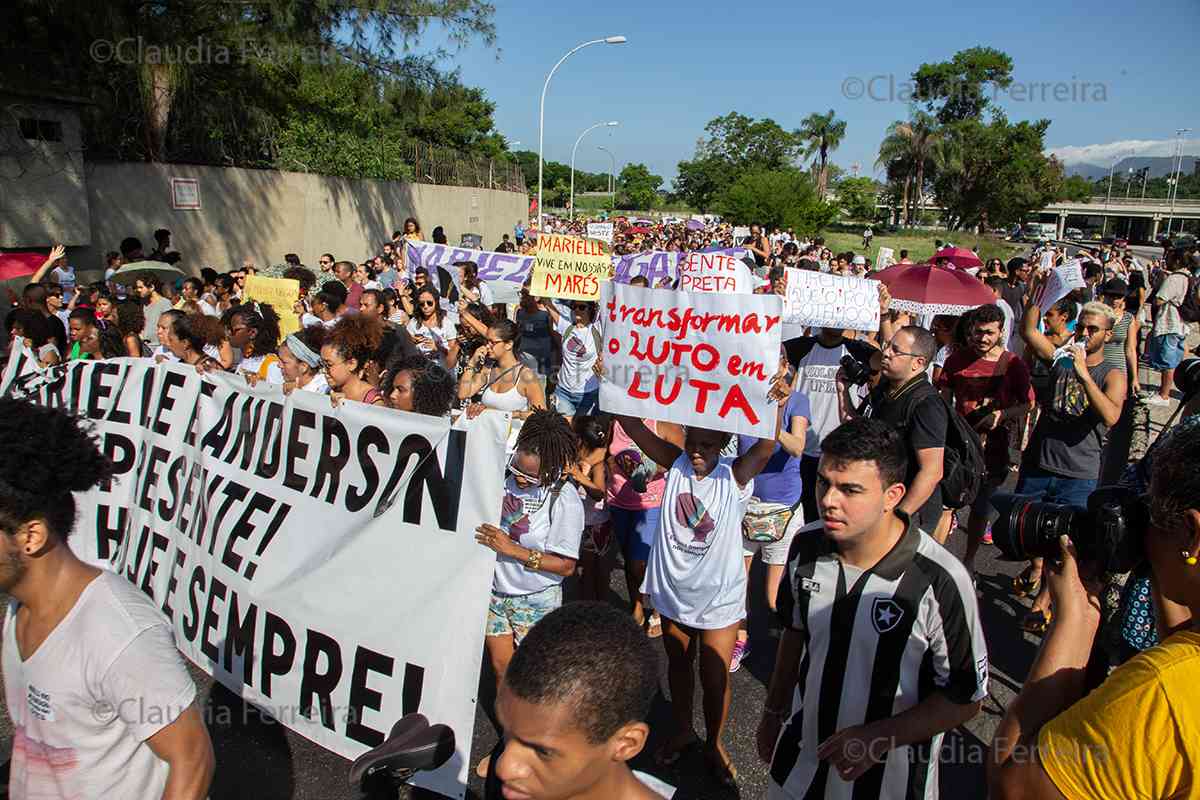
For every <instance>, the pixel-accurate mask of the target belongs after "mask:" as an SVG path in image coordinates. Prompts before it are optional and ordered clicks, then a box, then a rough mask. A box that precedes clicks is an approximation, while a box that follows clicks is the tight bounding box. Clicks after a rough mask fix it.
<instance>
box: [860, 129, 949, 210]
mask: <svg viewBox="0 0 1200 800" xmlns="http://www.w3.org/2000/svg"><path fill="white" fill-rule="evenodd" d="M942 143H943V131H942V130H941V127H940V126H939V125H938V122H937V120H936V119H934V118H933V117H932V116H930V115H929V114H926V113H925V112H923V111H914V112H913V113H912V116H911V118H910V119H909V120H908V121H907V122H905V121H896V122H893V123H892V124H891V125H890V126H889V127H888V131H887V135H886V136H884V138H883V141H882V142H881V143H880V145H879V157H878V158H877V159H876V160H875V165H876V166H881V167H886V168H887V169H888V173H889V175H895V176H903V181H904V189H903V192H902V195H901V198H902V200H901V203H902V206H901V208H902V210H903V215H904V217H903V218H904V222H905V224H909V225H911V224H912V223H913V221H914V220H915V219H916V218H917V215H918V212H919V210H920V208H921V201H922V199H923V198H924V195H925V187H926V181H927V178H932V177H933V175H934V174H935V173H936V171H937V170H938V169H940V168H941V167H942V166H944V163H945V159H944V153H945V151H944V148H943V147H942ZM910 201H911V205H910Z"/></svg>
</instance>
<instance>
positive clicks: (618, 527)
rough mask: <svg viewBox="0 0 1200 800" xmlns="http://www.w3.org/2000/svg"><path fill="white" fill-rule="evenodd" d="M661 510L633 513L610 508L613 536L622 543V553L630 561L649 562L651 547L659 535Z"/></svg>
mask: <svg viewBox="0 0 1200 800" xmlns="http://www.w3.org/2000/svg"><path fill="white" fill-rule="evenodd" d="M660 511H661V508H660V507H658V506H655V507H654V508H646V509H642V510H640V511H631V510H629V509H627V508H617V507H616V506H609V507H608V514H609V519H610V521H611V523H612V535H613V537H614V538H615V539H616V540H617V541H618V542H620V543H621V553H622V554H623V555H624V556H625V558H627V559H629V560H630V561H648V560H649V559H650V545H651V544H653V542H654V537H655V536H657V535H658V517H659V512H660Z"/></svg>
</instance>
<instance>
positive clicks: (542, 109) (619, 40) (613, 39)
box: [537, 36, 626, 232]
mask: <svg viewBox="0 0 1200 800" xmlns="http://www.w3.org/2000/svg"><path fill="white" fill-rule="evenodd" d="M625 41H626V39H625V37H624V36H606V37H604V38H603V39H593V40H591V41H590V42H584V43H583V44H580V45H576V46H575V47H573V48H571V49H570V50H568V51H567V54H566V55H564V56H563V57H562V58H560V59H559V60H558V63H557V64H555V65H554V66H553V67H552V68H551V70H550V74H549V75H547V76H546V82H545V83H544V84H542V99H541V102H540V103H538V198H537V199H538V216H537V223H538V231H539V232H540V231H541V230H542V216H543V213H542V153H543V145H544V143H545V132H546V90H547V89H549V88H550V79H551V78H553V77H554V73H555V71H557V70H558V68H559V67H561V66H562V63H563V62H564V61H566V60H567V59H568V58H570V57H571V56H573V55H574V54H575V53H577V52H578V51H580V50H582V49H583V48H585V47H588V46H589V45H593V44H625Z"/></svg>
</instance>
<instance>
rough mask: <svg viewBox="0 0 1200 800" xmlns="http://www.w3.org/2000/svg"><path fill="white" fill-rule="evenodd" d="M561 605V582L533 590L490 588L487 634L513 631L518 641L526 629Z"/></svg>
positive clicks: (500, 634)
mask: <svg viewBox="0 0 1200 800" xmlns="http://www.w3.org/2000/svg"><path fill="white" fill-rule="evenodd" d="M561 605H562V584H555V585H554V586H549V587H547V588H545V589H542V590H541V591H540V592H534V593H533V594H497V593H496V592H492V602H491V603H489V604H488V615H487V635H488V636H508V635H509V634H511V635H512V637H513V641H514V642H515V643H516V644H518V645H519V644H520V643H521V640H522V639H524V638H525V635H526V634H528V633H529V629H530V628H532V627H533V626H534V625H536V624H537V623H538V622H539V621H540V620H541V619H542V617H544V616H546V615H547V614H549V613H550V612H551V611H553V610H554V609H556V608H558V607H559V606H561Z"/></svg>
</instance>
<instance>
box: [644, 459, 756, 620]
mask: <svg viewBox="0 0 1200 800" xmlns="http://www.w3.org/2000/svg"><path fill="white" fill-rule="evenodd" d="M733 462H734V459H732V458H721V459H719V460H718V461H717V465H716V467H714V468H713V471H712V472H710V473H709V474H708V475H705V476H704V477H703V478H697V477H696V471H695V470H694V469H693V468H692V462H691V459H689V458H688V457H687V455H686V454H683V455H680V456H679V458H677V459H675V463H674V464H672V465H671V469H670V470H668V471H667V485H666V489H665V490H664V491H663V501H662V510H661V512H660V514H659V522H658V534H657V535H656V536H655V537H654V541H653V543H652V544H651V546H650V557H649V559H648V560H647V562H646V579H645V581H644V582H643V583H642V589H641V591H642V593H643V594H647V595H649V596H650V599H651V601H652V602H651V605H653V606H654V608H655V609H656V610H657V611H658V612H659V613H660V614H662V615H663V616H664V617H667V618H669V619H672V620H675V621H676V622H678V623H681V624H683V625H688V626H691V627H693V628H701V629H704V630H714V629H717V628H725V627H728V626H729V625H732V624H734V623H736V622H739V621H740V620H742V619H743V618H744V617H745V616H746V584H747V579H746V568H745V566H744V564H743V562H742V517H743V516H745V514H746V506H747V505H749V503H750V497H751V496H752V495H753V494H754V481H749V482H748V483H747V484H746V485H745V486H744V487H739V486H738V484H737V479H736V478H735V477H734V475H733Z"/></svg>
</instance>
